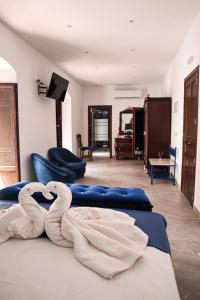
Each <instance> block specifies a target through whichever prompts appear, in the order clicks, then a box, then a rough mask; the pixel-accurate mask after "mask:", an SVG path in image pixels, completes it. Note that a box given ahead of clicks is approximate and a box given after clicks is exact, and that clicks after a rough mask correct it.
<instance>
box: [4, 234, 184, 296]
mask: <svg viewBox="0 0 200 300" xmlns="http://www.w3.org/2000/svg"><path fill="white" fill-rule="evenodd" d="M72 251H73V250H72V249H71V248H68V249H67V248H62V247H58V246H55V245H54V244H52V243H51V242H50V241H49V240H48V239H37V240H23V241H22V240H17V239H11V240H9V241H7V242H6V243H4V244H1V245H0V300H102V299H103V300H180V298H179V295H178V291H177V286H176V282H175V277H174V272H173V268H172V263H171V258H170V256H169V255H168V254H166V253H164V252H161V251H159V250H157V249H155V248H152V247H147V248H146V250H145V254H144V256H143V257H142V258H140V259H139V260H138V261H137V262H136V264H135V265H134V266H133V267H132V268H131V269H129V270H127V271H125V272H123V273H121V274H119V275H117V276H116V277H115V278H114V279H112V280H109V279H104V278H102V277H100V276H99V275H97V274H96V273H94V272H92V271H91V270H89V269H87V268H86V267H84V266H83V265H81V264H80V263H79V262H78V261H77V260H76V258H75V257H74V255H73V252H72Z"/></svg>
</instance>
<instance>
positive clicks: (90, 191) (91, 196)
mask: <svg viewBox="0 0 200 300" xmlns="http://www.w3.org/2000/svg"><path fill="white" fill-rule="evenodd" d="M27 183H28V182H27V181H24V182H19V183H17V184H14V185H11V186H9V187H6V188H4V189H2V190H0V200H10V199H12V200H17V199H18V193H19V191H20V189H21V188H22V187H23V186H24V185H25V184H27ZM68 186H69V188H70V189H71V191H72V204H73V205H80V206H96V207H107V208H126V209H137V210H147V211H151V210H152V207H153V205H152V204H151V202H150V201H149V199H148V197H147V196H146V194H145V192H144V191H143V190H142V189H138V188H119V187H105V186H98V185H86V184H68ZM34 198H35V199H36V200H37V201H38V202H47V200H46V199H45V198H44V197H43V195H42V193H35V195H34ZM48 202H49V200H48Z"/></svg>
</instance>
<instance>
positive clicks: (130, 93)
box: [114, 90, 142, 99]
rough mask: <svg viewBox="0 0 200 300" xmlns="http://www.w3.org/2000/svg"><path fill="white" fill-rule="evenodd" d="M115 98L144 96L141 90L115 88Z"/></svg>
mask: <svg viewBox="0 0 200 300" xmlns="http://www.w3.org/2000/svg"><path fill="white" fill-rule="evenodd" d="M114 98H115V99H120V98H122V99H126V98H142V91H141V90H115V92H114Z"/></svg>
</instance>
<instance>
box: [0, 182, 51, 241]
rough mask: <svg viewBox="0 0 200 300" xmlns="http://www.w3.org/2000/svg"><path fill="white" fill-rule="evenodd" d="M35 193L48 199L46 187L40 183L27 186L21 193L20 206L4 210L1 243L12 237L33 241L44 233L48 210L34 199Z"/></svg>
mask: <svg viewBox="0 0 200 300" xmlns="http://www.w3.org/2000/svg"><path fill="white" fill-rule="evenodd" d="M35 192H43V194H44V196H45V197H47V198H50V197H52V196H51V195H50V194H48V193H46V189H45V186H44V185H43V184H41V183H39V182H33V183H29V184H27V185H26V186H25V187H23V188H22V189H21V191H20V192H19V196H18V198H19V204H17V205H13V206H12V207H11V208H9V209H7V210H4V213H3V214H1V215H0V243H2V242H4V241H6V240H8V239H9V238H10V237H15V238H22V239H31V238H36V237H38V236H40V235H41V234H42V233H43V232H44V224H45V222H44V221H45V216H46V214H47V211H46V209H44V208H43V207H41V206H40V205H39V204H38V203H37V202H36V201H35V200H34V198H33V197H32V195H33V194H34V193H35Z"/></svg>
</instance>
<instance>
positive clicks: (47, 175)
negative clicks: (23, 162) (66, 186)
mask: <svg viewBox="0 0 200 300" xmlns="http://www.w3.org/2000/svg"><path fill="white" fill-rule="evenodd" d="M31 162H32V166H33V170H34V174H35V177H36V179H37V181H39V182H42V183H44V184H46V183H48V182H49V181H52V180H54V181H61V182H64V183H72V182H74V180H75V177H76V175H75V173H74V172H73V171H71V170H69V169H67V168H65V167H61V166H59V165H58V164H55V163H53V162H51V161H48V160H47V159H46V158H44V157H42V156H41V155H39V154H37V153H32V154H31Z"/></svg>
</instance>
